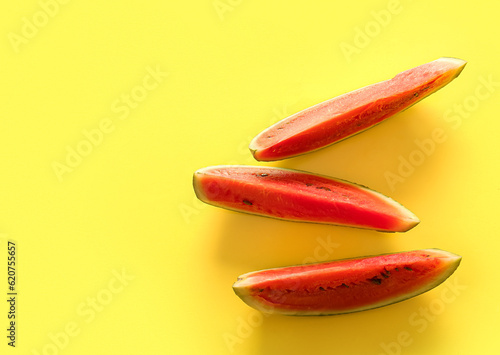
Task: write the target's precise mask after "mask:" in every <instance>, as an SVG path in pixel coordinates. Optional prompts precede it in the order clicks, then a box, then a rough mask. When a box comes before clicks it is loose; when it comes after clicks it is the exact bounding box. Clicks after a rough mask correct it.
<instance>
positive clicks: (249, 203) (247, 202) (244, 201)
mask: <svg viewBox="0 0 500 355" xmlns="http://www.w3.org/2000/svg"><path fill="white" fill-rule="evenodd" d="M243 203H244V204H245V205H248V206H252V205H253V203H251V202H250V201H248V200H243Z"/></svg>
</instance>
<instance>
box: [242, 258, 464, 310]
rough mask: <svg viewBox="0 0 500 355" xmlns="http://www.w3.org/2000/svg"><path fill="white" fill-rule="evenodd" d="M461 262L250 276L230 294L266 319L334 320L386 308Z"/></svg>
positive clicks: (355, 264) (374, 264) (339, 264)
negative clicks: (280, 316)
mask: <svg viewBox="0 0 500 355" xmlns="http://www.w3.org/2000/svg"><path fill="white" fill-rule="evenodd" d="M460 261H461V257H460V256H458V255H455V254H452V253H449V252H447V251H443V250H439V249H425V250H415V251H408V252H402V253H396V254H386V255H379V256H371V257H363V258H355V259H346V260H338V261H331V262H326V263H318V264H308V265H299V266H291V267H283V268H277V269H268V270H262V271H256V272H251V273H248V274H244V275H242V276H240V277H238V281H236V282H235V283H234V285H233V289H234V292H235V293H236V294H237V295H238V296H239V297H240V298H241V299H242V300H243V301H244V302H245V303H247V304H248V305H249V306H251V307H253V308H255V309H258V310H260V311H263V312H266V313H276V314H285V315H299V316H306V315H309V316H312V315H334V314H342V313H350V312H358V311H364V310H368V309H372V308H377V307H382V306H386V305H389V304H392V303H395V302H400V301H403V300H405V299H408V298H411V297H414V296H417V295H419V294H421V293H424V292H426V291H429V290H430V289H432V288H434V287H436V286H438V285H439V284H440V283H442V282H443V281H445V280H446V279H447V278H448V277H449V276H450V275H451V274H452V273H453V272H454V271H455V270H456V268H457V267H458V265H459V264H460Z"/></svg>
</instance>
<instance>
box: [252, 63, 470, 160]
mask: <svg viewBox="0 0 500 355" xmlns="http://www.w3.org/2000/svg"><path fill="white" fill-rule="evenodd" d="M436 62H445V63H452V64H453V65H455V68H454V69H453V70H452V75H450V77H449V78H447V80H446V82H445V83H443V84H442V85H441V86H439V87H437V88H435V89H434V90H432V91H430V92H428V93H425V94H424V95H421V96H420V97H419V98H418V99H417V100H416V101H414V102H412V103H411V104H410V105H408V106H406V107H404V108H402V109H399V110H396V111H395V112H393V113H391V114H390V115H389V116H387V117H386V118H384V119H382V120H381V121H380V122H377V123H375V124H372V125H370V126H368V127H366V128H364V129H360V130H358V131H356V132H353V133H352V134H350V135H348V136H345V137H343V138H340V139H335V140H332V141H331V142H330V143H328V144H325V145H322V146H320V147H317V148H308V149H307V150H303V151H300V152H296V153H292V154H284V155H280V154H275V153H271V156H269V157H265V156H262V154H261V153H262V152H264V154H265V155H267V154H268V152H267V151H268V150H269V149H270V148H271V147H272V146H275V145H276V144H273V145H271V146H262V145H260V144H259V143H258V141H259V140H260V139H261V137H263V136H266V135H268V134H273V135H275V134H276V132H277V128H278V127H280V126H283V124H287V123H288V121H289V119H292V118H294V117H297V116H300V115H304V114H306V113H307V112H308V111H313V110H314V109H316V108H319V107H322V106H323V105H324V104H325V103H327V102H328V101H332V100H337V99H339V98H342V97H344V96H346V95H351V94H353V93H355V92H358V91H362V90H365V89H366V88H368V87H370V86H373V85H379V84H382V83H385V82H390V81H391V80H394V79H395V78H396V77H397V76H398V75H400V74H402V73H404V72H406V71H409V70H413V69H415V68H417V67H415V68H412V69H409V70H406V71H404V72H401V73H399V74H397V75H396V76H394V77H393V78H391V79H388V80H383V81H380V82H377V83H374V84H371V85H367V86H364V87H362V88H359V89H356V90H353V91H350V92H347V93H344V94H342V95H339V96H336V97H334V98H331V99H328V100H326V101H323V102H320V103H317V104H315V105H313V106H310V107H307V108H305V109H303V110H301V111H299V112H296V113H294V114H293V115H291V116H288V117H286V118H284V119H282V120H280V121H278V122H276V123H274V124H273V125H271V126H269V127H267V128H266V129H264V130H263V131H261V132H260V133H259V134H257V135H256V136H255V137H254V138H253V139H252V141H251V142H250V144H249V146H248V148H249V150H250V152H251V154H252V155H253V157H254V158H255V159H256V160H257V161H278V160H284V159H289V158H293V157H297V156H301V155H304V154H309V153H312V152H315V151H318V150H321V149H324V148H327V147H329V146H331V145H333V144H336V143H339V142H342V141H344V140H346V139H348V138H351V137H354V136H356V135H358V134H360V133H362V132H365V131H367V130H369V129H370V128H373V127H375V126H377V125H379V124H380V123H382V122H384V121H386V120H387V119H389V118H391V117H393V116H395V115H397V114H398V113H400V112H403V111H405V110H407V109H409V108H410V107H412V106H413V105H415V104H416V103H418V102H420V101H421V100H422V99H424V98H425V97H427V96H430V95H432V94H433V93H435V92H437V91H438V90H440V89H442V88H443V87H444V86H446V85H447V84H449V83H450V82H451V81H453V80H454V79H455V78H456V77H458V76H459V75H460V73H461V72H462V70H463V68H464V67H465V65H466V64H467V62H466V61H464V60H462V59H459V58H453V57H441V58H438V59H436V60H434V61H433V62H430V63H436ZM430 63H426V64H430ZM424 65H425V64H424ZM376 102H377V101H373V102H371V103H369V104H367V105H366V106H367V107H370V106H371V105H372V104H375V103H376ZM328 120H329V119H324V120H323V121H321V122H318V123H317V124H321V123H324V122H326V121H328ZM281 133H283V131H281ZM298 135H300V133H295V134H293V135H291V136H287V137H284V138H283V139H290V138H291V137H294V136H298Z"/></svg>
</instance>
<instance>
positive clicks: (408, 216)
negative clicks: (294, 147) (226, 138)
mask: <svg viewBox="0 0 500 355" xmlns="http://www.w3.org/2000/svg"><path fill="white" fill-rule="evenodd" d="M233 168H237V169H238V168H248V169H255V171H258V169H261V168H265V169H271V170H282V171H288V172H292V173H299V174H304V175H311V176H316V177H321V178H325V179H329V180H332V181H337V182H340V183H343V184H346V185H349V186H353V187H355V188H357V189H359V190H360V191H364V192H367V193H369V194H371V195H373V196H374V197H375V198H377V199H379V200H380V201H381V202H383V203H387V204H388V205H390V206H391V207H393V208H394V210H395V211H398V212H399V213H401V214H402V215H403V216H404V217H402V218H398V220H399V222H400V228H399V229H397V230H396V229H395V230H388V229H376V228H371V227H367V226H360V225H349V224H340V223H338V224H335V223H331V222H322V221H310V220H299V219H296V218H282V217H278V216H273V215H267V214H261V213H252V212H251V211H247V210H239V209H235V208H230V207H227V206H225V205H224V204H223V203H218V202H217V201H213V200H210V199H209V198H208V197H207V196H206V195H205V193H204V191H203V183H202V181H201V180H202V178H203V176H204V174H207V173H208V172H210V170H215V169H233ZM193 187H194V191H195V194H196V196H197V198H198V199H199V200H201V201H203V202H205V203H207V204H209V205H212V206H215V207H220V208H224V209H227V210H231V211H235V212H241V213H246V214H250V215H255V216H261V217H268V218H273V219H278V220H283V221H292V222H303V223H314V224H327V225H336V226H342V227H352V228H360V229H369V230H375V231H378V232H384V233H393V232H407V231H408V230H410V229H412V228H414V227H415V226H417V225H418V224H419V223H420V219H419V218H418V217H417V216H416V215H415V214H414V213H413V212H411V211H410V210H409V209H407V208H406V207H404V206H403V205H402V204H401V203H399V202H397V201H395V200H394V199H392V198H390V197H388V196H386V195H384V194H382V193H380V192H378V191H375V190H372V189H370V188H369V187H366V186H364V185H361V184H358V183H354V182H351V181H347V180H344V179H339V178H333V177H331V176H326V175H322V174H316V173H311V172H307V171H303V170H295V169H288V168H278V167H263V166H250V165H215V166H209V167H205V168H202V169H199V170H197V171H196V172H195V173H194V174H193ZM395 218H396V217H395Z"/></svg>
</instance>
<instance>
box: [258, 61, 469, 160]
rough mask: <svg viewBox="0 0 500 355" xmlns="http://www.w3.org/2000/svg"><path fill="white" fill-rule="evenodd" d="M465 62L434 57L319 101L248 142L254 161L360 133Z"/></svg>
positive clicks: (423, 94) (284, 155) (282, 156)
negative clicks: (426, 61)
mask: <svg viewBox="0 0 500 355" xmlns="http://www.w3.org/2000/svg"><path fill="white" fill-rule="evenodd" d="M465 64H466V62H465V61H463V60H461V59H456V58H440V59H437V60H435V61H433V62H430V63H427V64H423V65H420V66H418V67H416V68H413V69H410V70H407V71H404V72H402V73H400V74H398V75H396V76H395V77H394V78H392V79H390V80H386V81H382V82H379V83H376V84H373V85H370V86H366V87H364V88H361V89H358V90H355V91H352V92H349V93H347V94H344V95H341V96H338V97H335V98H333V99H330V100H327V101H324V102H322V103H320V104H317V105H315V106H312V107H310V108H307V109H305V110H303V111H300V112H298V113H296V114H294V115H292V116H290V117H288V118H285V119H283V120H281V121H280V122H278V123H276V124H274V125H272V126H271V127H269V128H267V129H266V130H264V131H262V132H261V133H260V134H258V135H257V136H256V137H255V138H254V139H253V140H252V141H251V143H250V146H249V148H250V151H251V152H252V154H253V156H254V157H255V159H257V160H260V161H272V160H280V159H286V158H291V157H294V156H297V155H300V154H304V153H308V152H311V151H314V150H317V149H320V148H323V147H326V146H328V145H330V144H333V143H336V142H339V141H341V140H343V139H346V138H348V137H351V136H353V135H355V134H357V133H360V132H362V131H364V130H366V129H368V128H370V127H373V126H374V125H376V124H378V123H380V122H382V121H383V120H385V119H386V118H388V117H390V116H392V115H394V114H396V113H398V112H400V111H402V110H404V109H406V108H408V107H410V106H411V105H413V104H415V103H417V102H418V101H420V100H422V99H423V98H424V97H426V96H429V95H430V94H432V93H434V92H436V91H437V90H439V89H440V88H442V87H443V86H445V85H446V84H448V83H449V82H450V81H452V80H453V79H454V78H456V77H457V76H458V75H459V74H460V72H461V71H462V69H463V68H464V66H465Z"/></svg>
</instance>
